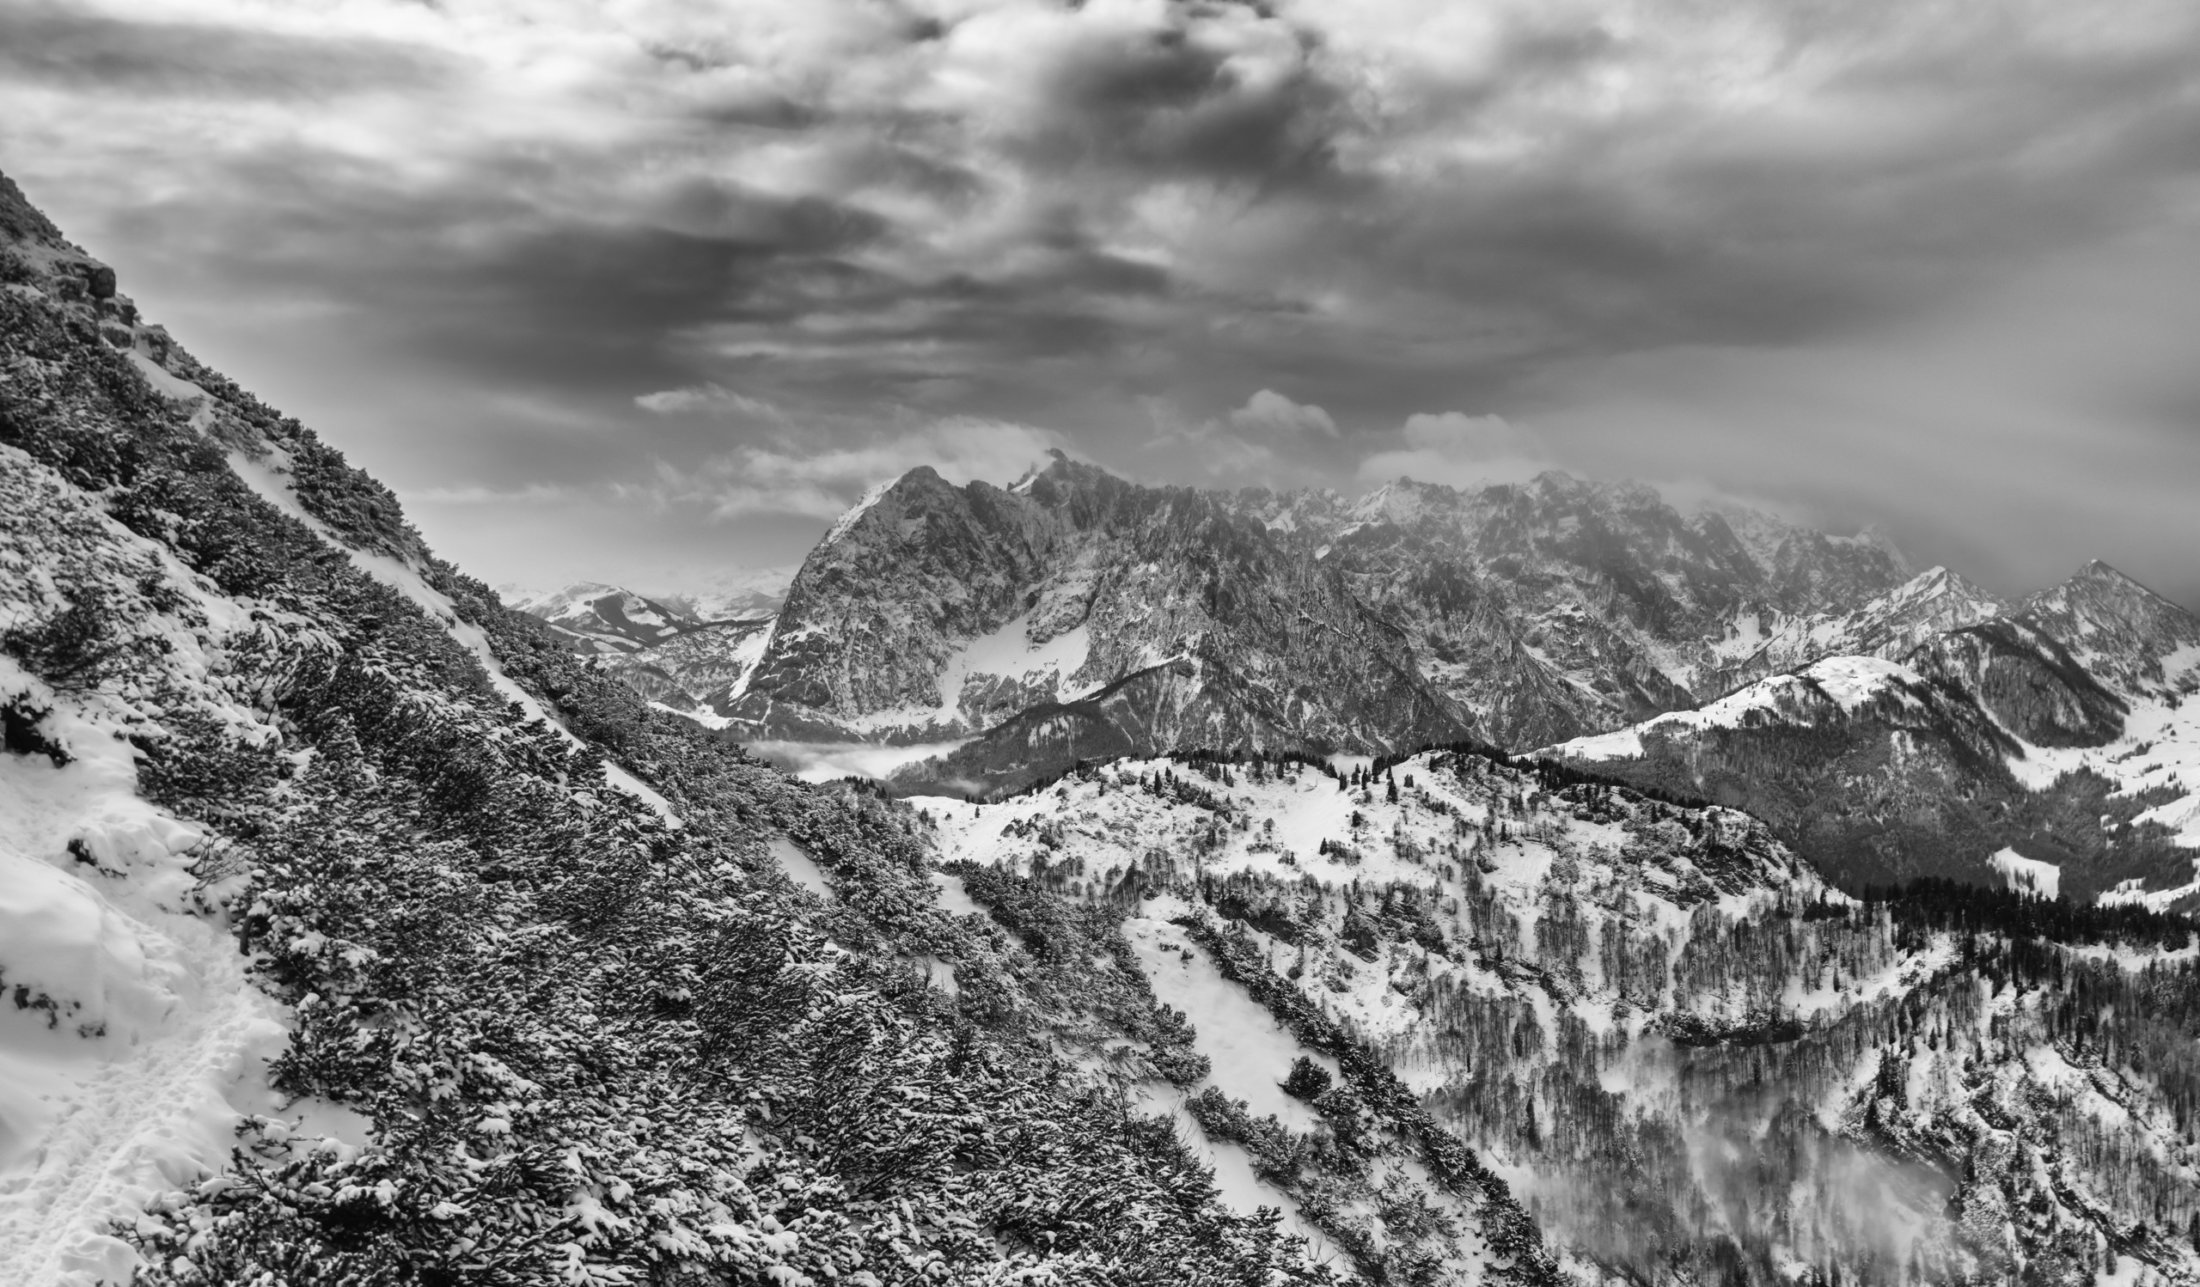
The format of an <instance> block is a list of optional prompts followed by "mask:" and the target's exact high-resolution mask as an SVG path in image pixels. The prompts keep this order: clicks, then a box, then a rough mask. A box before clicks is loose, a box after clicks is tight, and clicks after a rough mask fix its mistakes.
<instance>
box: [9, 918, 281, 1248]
mask: <svg viewBox="0 0 2200 1287" xmlns="http://www.w3.org/2000/svg"><path fill="white" fill-rule="evenodd" d="M148 929H149V927H148ZM152 932H155V933H157V931H152ZM193 946H194V947H203V948H204V949H207V950H205V951H204V953H203V956H202V955H201V953H200V952H197V951H194V952H192V953H191V955H192V956H198V957H200V959H199V960H197V961H195V962H193V963H194V964H195V965H199V966H201V967H203V969H204V971H205V972H204V973H203V974H202V975H200V976H199V977H197V978H195V979H193V980H192V983H193V984H194V985H195V986H194V987H193V988H192V989H191V990H192V991H193V992H195V993H196V994H197V995H196V996H195V997H194V998H192V999H193V1000H196V1001H197V1002H198V1003H199V1005H198V1007H196V1008H192V1009H188V1010H186V1011H184V1012H183V1013H182V1014H181V1015H179V1016H178V1020H177V1022H176V1025H175V1028H174V1030H173V1031H171V1032H168V1033H166V1034H164V1035H162V1036H159V1037H155V1038H153V1039H151V1040H149V1041H147V1042H146V1043H145V1044H143V1045H141V1046H139V1047H138V1048H136V1049H134V1050H132V1051H130V1052H129V1053H128V1054H127V1056H126V1057H124V1058H122V1059H120V1060H117V1061H116V1062H113V1063H109V1064H107V1065H105V1066H104V1067H102V1068H100V1069H99V1070H98V1071H97V1072H96V1073H94V1074H93V1075H92V1076H91V1077H90V1078H89V1079H88V1080H87V1081H85V1082H84V1083H83V1084H81V1085H80V1086H79V1087H77V1088H76V1089H75V1090H74V1092H73V1093H69V1094H68V1095H67V1097H66V1099H64V1100H63V1102H62V1103H60V1104H58V1105H56V1108H57V1110H58V1111H57V1112H56V1115H55V1117H54V1119H53V1122H52V1125H51V1126H50V1127H49V1128H48V1129H47V1131H46V1137H45V1139H44V1141H43V1142H42V1143H41V1144H40V1146H39V1147H38V1149H37V1150H36V1152H35V1154H34V1156H33V1160H32V1162H31V1165H30V1166H29V1168H28V1169H27V1170H26V1171H24V1172H23V1173H19V1174H17V1175H15V1176H11V1177H10V1178H9V1179H7V1180H6V1181H0V1184H4V1185H5V1186H6V1187H5V1188H0V1282H6V1283H13V1284H20V1285H22V1287H31V1285H32V1284H47V1283H63V1282H75V1281H88V1280H97V1279H111V1280H121V1279H126V1278H127V1277H128V1275H129V1273H130V1265H131V1263H132V1261H133V1259H134V1257H133V1256H132V1253H131V1252H130V1251H129V1249H128V1248H127V1247H126V1246H124V1245H123V1244H122V1243H121V1242H120V1241H119V1240H117V1239H115V1238H113V1237H112V1236H110V1235H108V1234H107V1233H106V1232H105V1224H106V1222H107V1221H108V1220H109V1219H112V1218H115V1217H117V1216H122V1215H125V1214H126V1213H127V1212H128V1211H130V1210H132V1209H135V1208H137V1207H139V1206H141V1205H142V1203H143V1201H144V1199H145V1198H147V1197H149V1196H151V1195H152V1194H153V1193H154V1192H156V1191H158V1190H162V1189H167V1188H172V1187H176V1186H179V1185H182V1184H187V1183H190V1182H192V1181H193V1180H195V1179H196V1178H197V1177H198V1175H199V1174H200V1172H201V1169H202V1167H204V1166H208V1165H218V1164H219V1162H220V1160H221V1159H220V1155H219V1154H216V1155H215V1156H213V1157H208V1156H206V1145H207V1144H208V1143H209V1142H210V1139H209V1137H210V1136H213V1135H214V1134H215V1132H216V1131H218V1130H220V1129H221V1127H222V1126H223V1124H224V1119H227V1120H229V1121H233V1120H234V1119H235V1118H236V1117H237V1116H238V1114H239V1111H240V1110H241V1109H243V1108H245V1107H251V1106H252V1105H235V1104H230V1103H228V1102H227V1101H226V1100H225V1099H224V1097H223V1096H222V1094H221V1093H220V1088H223V1087H234V1088H235V1089H236V1090H239V1091H246V1092H247V1095H248V1096H249V1090H248V1088H249V1087H250V1086H251V1084H252V1083H254V1082H256V1081H257V1080H258V1077H257V1074H258V1073H259V1071H260V1068H261V1066H262V1065H261V1059H262V1057H263V1056H264V1054H265V1053H266V1052H267V1048H268V1047H269V1045H270V1039H271V1038H276V1039H279V1037H280V1035H281V1027H280V1025H279V1024H277V1023H276V1022H275V1020H274V1019H273V1017H272V1016H271V1015H270V1013H269V1010H268V1006H267V1003H266V1002H265V1001H264V1000H263V999H262V998H261V997H260V996H259V995H258V994H257V993H256V992H254V991H252V989H251V986H250V984H249V982H248V981H247V980H246V978H245V976H244V970H243V968H242V962H241V961H240V960H239V959H238V958H237V956H236V953H235V952H234V950H231V949H229V948H228V945H227V944H225V943H214V942H209V943H205V944H203V945H193Z"/></svg>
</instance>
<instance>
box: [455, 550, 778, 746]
mask: <svg viewBox="0 0 2200 1287" xmlns="http://www.w3.org/2000/svg"><path fill="white" fill-rule="evenodd" d="M793 575H794V572H793V569H791V568H767V569H763V570H761V571H755V572H749V573H743V574H737V575H734V576H729V577H727V578H724V579H723V580H721V581H719V582H718V583H716V584H714V585H713V586H712V587H711V588H709V589H706V590H702V591H690V592H685V593H672V594H663V595H655V596H651V595H642V594H636V593H634V592H633V591H631V590H626V589H622V588H620V587H618V586H615V585H607V584H605V583H603V582H600V581H576V582H574V583H573V584H571V585H568V586H566V587H564V588H563V589H560V590H553V591H536V590H527V589H524V588H521V587H518V586H511V585H505V586H499V587H498V593H499V594H500V595H501V596H502V598H503V599H504V601H505V603H506V604H508V605H509V606H511V607H514V608H517V609H518V610H519V611H521V612H525V613H527V614H528V615H529V616H532V617H536V618H539V619H540V620H542V621H543V622H545V623H546V624H547V625H548V626H549V627H550V629H551V630H552V631H553V632H555V633H556V634H557V636H558V637H559V638H561V639H564V640H565V641H566V642H567V643H568V644H569V645H570V646H571V647H572V648H573V649H574V651H576V652H579V653H582V654H584V655H588V656H595V657H600V658H602V659H603V660H604V663H605V664H606V665H607V666H609V667H610V669H611V670H612V672H613V673H615V674H617V675H618V676H619V677H620V678H621V679H622V680H624V681H625V682H626V684H627V685H628V686H629V687H631V688H633V689H634V690H636V691H637V692H639V693H641V694H642V695H643V696H645V697H647V698H649V699H650V700H652V701H655V702H658V703H660V704H662V705H665V706H667V707H669V708H670V709H673V710H677V711H680V712H682V713H684V714H687V715H690V716H691V717H694V718H698V719H701V720H704V721H706V722H707V721H709V720H710V719H711V718H712V716H711V707H710V705H709V702H710V698H711V697H712V695H713V694H720V695H722V694H724V693H726V692H728V691H729V690H731V689H733V688H734V687H737V686H739V685H741V684H742V683H744V682H745V681H746V679H747V676H748V673H749V671H750V670H751V669H752V668H754V666H755V665H756V661H757V659H758V658H759V657H760V656H761V655H762V653H763V646H764V639H765V636H766V631H767V630H768V629H769V628H770V626H771V623H772V617H773V615H774V614H775V613H777V612H778V610H779V606H780V604H781V603H782V602H784V600H785V598H786V587H787V581H788V579H789V578H790V577H792V576H793Z"/></svg>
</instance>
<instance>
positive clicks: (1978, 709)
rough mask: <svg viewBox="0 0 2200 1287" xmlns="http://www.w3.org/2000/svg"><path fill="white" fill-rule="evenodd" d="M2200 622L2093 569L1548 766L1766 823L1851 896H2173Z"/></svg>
mask: <svg viewBox="0 0 2200 1287" xmlns="http://www.w3.org/2000/svg"><path fill="white" fill-rule="evenodd" d="M2195 692H2200V621H2196V620H2195V619H2194V618H2193V617H2192V615H2191V614H2189V613H2187V612H2185V611H2184V610H2183V609H2181V608H2178V607H2177V606H2176V605H2174V604H2171V603H2169V602H2168V601H2166V600H2164V599H2162V598H2160V597H2159V596H2157V595H2154V594H2153V593H2151V592H2150V591H2148V590H2146V589H2145V588H2144V587H2142V586H2140V585H2138V584H2137V583H2136V582H2133V581H2131V580H2130V579H2129V578H2126V577H2124V576H2122V575H2121V574H2120V573H2117V572H2115V571H2114V570H2113V569H2111V568H2108V567H2106V566H2105V565H2102V564H2093V565H2090V566H2089V567H2087V568H2086V569H2085V570H2083V571H2081V572H2080V573H2079V574H2078V575H2077V576H2076V577H2074V578H2072V580H2071V581H2069V582H2068V583H2066V584H2065V585H2063V586H2060V587H2057V588H2056V589H2054V590H2051V591H2048V592H2046V593H2044V594H2042V595H2038V596H2035V597H2034V598H2032V599H2030V600H2027V601H2026V602H2025V603H2024V604H2023V605H2022V606H2021V607H2020V608H2019V609H2018V610H2017V611H2015V612H2013V613H2011V614H2009V615H2008V616H2006V617H1997V618H1992V619H1988V620H1985V621H1982V622H1980V623H1978V624H1975V625H1969V626H1964V627H1962V628H1959V629H1955V630H1950V631H1947V632H1945V633H1941V634H1937V635H1933V636H1931V637H1929V638H1927V639H1925V640H1924V641H1923V642H1921V643H1918V644H1917V645H1915V646H1914V647H1912V648H1911V649H1909V650H1908V651H1907V652H1905V653H1903V654H1902V655H1901V660H1900V661H1899V662H1896V661H1887V660H1883V659H1881V658H1874V657H1843V658H1833V659H1828V660H1825V661H1821V662H1818V663H1816V664H1814V665H1812V666H1809V667H1805V668H1803V669H1801V670H1798V671H1795V672H1794V673H1792V674H1787V675H1777V676H1774V677H1772V678H1770V679H1766V680H1763V681H1760V682H1759V683H1756V684H1754V685H1751V686H1749V687H1747V688H1744V689H1741V690H1739V691H1737V692H1735V693H1732V694H1730V695H1728V696H1727V697H1724V698H1722V699H1720V700H1719V701H1716V702H1713V703H1710V704H1709V705H1706V706H1704V707H1702V708H1700V709H1697V710H1694V711H1688V712H1680V713H1675V714H1669V715H1665V716H1661V717H1659V718H1657V719H1653V720H1650V721H1647V722H1645V723H1642V724H1639V725H1636V726H1634V727H1632V728H1629V729H1625V730H1622V731H1619V732H1615V733H1610V734H1605V735H1600V736H1594V737H1586V738H1580V739H1576V740H1573V741H1570V742H1567V743H1564V744H1562V745H1559V746H1556V747H1553V748H1552V750H1551V754H1553V755H1555V756H1557V757H1560V758H1563V759H1568V760H1572V761H1577V762H1581V763H1587V764H1593V765H1594V766H1595V767H1596V768H1597V769H1598V770H1599V771H1600V772H1608V773H1611V774H1614V775H1616V776H1619V777H1621V778H1624V779H1626V780H1628V781H1632V782H1639V783H1642V784H1645V785H1650V786H1656V787H1659V788H1662V789H1664V790H1668V791H1674V792H1680V793H1684V794H1689V795H1695V796H1701V797H1704V798H1708V799H1712V800H1716V801H1719V802H1720V803H1723V804H1728V805H1732V806H1734V807H1738V808H1743V809H1747V810H1749V811H1750V812H1752V813H1755V814H1757V815H1758V816H1760V817H1763V818H1765V819H1766V820H1767V821H1768V822H1770V823H1771V824H1772V825H1773V826H1774V828H1775V829H1776V830H1777V831H1778V832H1779V834H1781V835H1782V836H1783V837H1784V838H1786V839H1787V840H1789V841H1790V842H1791V843H1793V844H1794V845H1795V846H1796V847H1797V848H1798V849H1799V850H1800V851H1801V852H1803V853H1804V854H1805V855H1806V856H1808V857H1809V858H1810V859H1811V860H1812V861H1813V862H1814V863H1816V864H1817V865H1818V866H1819V867H1820V869H1821V870H1824V871H1826V872H1827V873H1828V874H1829V875H1831V876H1833V877H1834V878H1835V879H1836V880H1838V881H1840V882H1841V883H1843V884H1844V885H1845V886H1847V887H1849V888H1851V889H1857V888H1861V887H1862V886H1864V885H1867V884H1872V883H1888V882H1893V881H1898V880H1906V879H1910V878H1914V877H1917V876H1924V875H1934V876H1947V877H1952V878H1955V879H1960V880H1969V881H1983V882H1994V881H2000V880H2004V879H2007V871H2008V869H2009V863H2010V859H2011V858H2012V857H2014V858H2017V859H2022V860H2024V861H2025V862H2026V863H2029V864H2035V865H2038V864H2044V865H2045V866H2046V868H2048V869H2051V870H2052V871H2053V873H2055V874H2054V877H2053V878H2054V879H2055V880H2056V881H2057V882H2058V885H2059V888H2060V890H2061V892H2062V893H2063V894H2064V895H2065V896H2068V897H2074V898H2080V899H2090V898H2093V897H2095V896H2098V895H2102V894H2110V895H2112V896H2114V897H2118V898H2134V897H2142V896H2143V897H2146V898H2148V899H2150V900H2151V901H2153V902H2155V903H2157V904H2166V903H2167V902H2168V901H2172V900H2177V899H2188V898H2189V897H2190V896H2191V895H2192V894H2193V893H2194V892H2196V889H2200V887H2196V884H2195V876H2194V866H2193V864H2194V861H2195V859H2200V706H2195V705H2193V704H2191V703H2189V702H2188V700H2187V699H2188V698H2189V697H2190V696H2191V695H2192V694H2193V693H2195Z"/></svg>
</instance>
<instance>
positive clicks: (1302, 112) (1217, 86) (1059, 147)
mask: <svg viewBox="0 0 2200 1287" xmlns="http://www.w3.org/2000/svg"><path fill="white" fill-rule="evenodd" d="M1178 12H1179V13H1180V14H1181V15H1182V16H1181V17H1180V18H1178V19H1177V20H1176V21H1174V22H1170V23H1167V24H1166V25H1161V26H1158V27H1156V28H1154V29H1151V30H1145V31H1134V32H1129V33H1125V34H1123V35H1121V36H1119V37H1116V38H1113V39H1103V40H1095V41H1093V42H1091V43H1090V44H1085V45H1080V46H1077V47H1075V48H1073V49H1071V50H1069V51H1067V52H1066V53H1065V54H1064V55H1063V56H1062V57H1061V58H1060V60H1059V61H1058V62H1057V63H1056V64H1055V65H1054V66H1053V67H1052V68H1051V69H1050V77H1049V79H1050V81H1051V86H1050V88H1051V90H1052V93H1051V94H1050V96H1049V101H1048V102H1047V103H1046V104H1045V105H1044V107H1043V108H1042V111H1041V113H1040V116H1039V119H1038V120H1037V121H1036V122H1035V124H1034V126H1033V127H1032V128H1031V129H1029V130H1028V131H1027V132H1024V133H1023V134H1022V137H1021V138H1020V139H1019V140H1018V142H1019V151H1020V152H1021V154H1022V155H1023V157H1024V158H1025V159H1026V160H1027V161H1028V162H1029V163H1031V164H1033V165H1035V166H1038V167H1040V168H1042V169H1045V170H1048V171H1060V170H1064V169H1076V168H1078V167H1081V166H1086V165H1091V164H1095V163H1097V164H1103V165H1108V166H1114V167H1124V168H1128V169H1130V170H1133V171H1136V172H1138V173H1140V174H1142V175H1145V176H1147V177H1152V176H1156V175H1170V174H1190V175H1196V176H1199V177H1203V178H1210V179H1224V180H1237V181H1249V182H1253V183H1256V184H1258V185H1260V186H1263V187H1275V186H1279V185H1293V184H1299V183H1306V182H1313V181H1318V180H1321V179H1324V178H1333V177H1336V176H1337V170H1336V168H1335V161H1336V158H1335V156H1334V155H1333V153H1332V150H1331V148H1332V144H1333V140H1334V137H1335V134H1336V132H1337V127H1338V124H1339V122H1340V120H1341V118H1342V116H1343V114H1344V104H1343V101H1342V97H1341V95H1340V94H1339V93H1338V90H1337V87H1336V86H1334V85H1332V84H1330V83H1329V82H1327V81H1325V80H1324V79H1322V78H1321V77H1320V76H1319V75H1318V74H1317V73H1316V72H1315V70H1314V69H1313V67H1312V65H1311V61H1310V59H1311V55H1312V53H1313V52H1314V49H1313V46H1314V40H1313V36H1312V33H1310V32H1306V31H1293V32H1291V33H1290V38H1291V41H1292V43H1293V45H1294V46H1295V49H1294V50H1293V54H1294V55H1295V57H1294V58H1293V59H1292V62H1291V63H1290V65H1289V66H1288V67H1287V68H1286V69H1285V70H1284V71H1283V72H1282V74H1280V75H1274V76H1272V77H1269V78H1266V79H1265V81H1255V80H1253V79H1252V78H1251V77H1250V76H1248V74H1247V73H1245V72H1243V71H1240V70H1239V69H1237V68H1236V67H1235V66H1234V65H1233V60H1232V58H1231V56H1230V52H1229V51H1228V50H1227V49H1225V48H1221V47H1218V46H1215V45H1212V44H1207V43H1203V42H1201V41H1199V40H1197V39H1195V38H1194V32H1195V31H1196V29H1197V25H1198V23H1199V17H1198V15H1199V14H1201V13H1202V12H1214V10H1213V9H1211V8H1209V9H1203V8H1202V7H1199V6H1186V7H1184V8H1183V9H1181V10H1179V11H1178Z"/></svg>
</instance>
